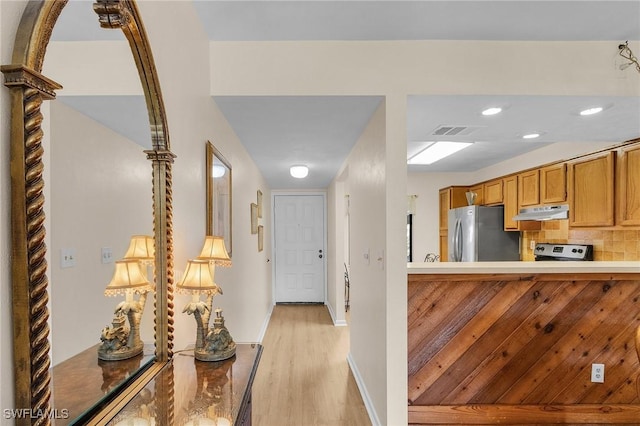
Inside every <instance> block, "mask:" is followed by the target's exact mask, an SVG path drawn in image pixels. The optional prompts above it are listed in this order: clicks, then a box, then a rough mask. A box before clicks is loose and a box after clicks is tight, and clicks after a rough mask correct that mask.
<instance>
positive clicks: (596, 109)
mask: <svg viewBox="0 0 640 426" xmlns="http://www.w3.org/2000/svg"><path fill="white" fill-rule="evenodd" d="M603 109H604V108H602V107H593V108H587V109H584V110H582V111H580V115H594V114H597V113H599V112H602V110H603Z"/></svg>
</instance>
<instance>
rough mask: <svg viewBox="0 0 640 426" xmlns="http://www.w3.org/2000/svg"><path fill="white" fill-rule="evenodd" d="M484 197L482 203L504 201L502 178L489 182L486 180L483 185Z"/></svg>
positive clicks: (488, 204)
mask: <svg viewBox="0 0 640 426" xmlns="http://www.w3.org/2000/svg"><path fill="white" fill-rule="evenodd" d="M483 186H484V198H483V204H484V205H487V206H490V205H493V204H502V203H503V202H504V201H503V200H504V196H503V195H504V194H503V190H502V186H503V180H502V179H496V180H493V181H491V182H487V183H485V184H484V185H483Z"/></svg>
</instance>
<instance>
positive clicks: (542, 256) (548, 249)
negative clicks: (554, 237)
mask: <svg viewBox="0 0 640 426" xmlns="http://www.w3.org/2000/svg"><path fill="white" fill-rule="evenodd" d="M533 253H534V254H535V258H536V261H539V260H551V261H562V260H573V261H581V260H593V245H591V244H549V243H538V244H536V248H535V249H534V251H533Z"/></svg>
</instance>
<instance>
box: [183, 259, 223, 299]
mask: <svg viewBox="0 0 640 426" xmlns="http://www.w3.org/2000/svg"><path fill="white" fill-rule="evenodd" d="M212 270H215V267H213V268H212V267H211V266H210V265H209V261H208V260H203V259H194V260H188V261H187V270H186V271H184V276H183V277H182V280H180V282H179V283H178V285H177V287H178V290H180V291H183V292H188V293H196V294H215V293H220V294H222V289H220V287H218V285H217V284H216V283H215V282H214V278H213V276H214V272H213V271H212Z"/></svg>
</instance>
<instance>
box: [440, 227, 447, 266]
mask: <svg viewBox="0 0 640 426" xmlns="http://www.w3.org/2000/svg"><path fill="white" fill-rule="evenodd" d="M448 260H449V231H447V230H446V229H441V230H440V262H446V261H448Z"/></svg>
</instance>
